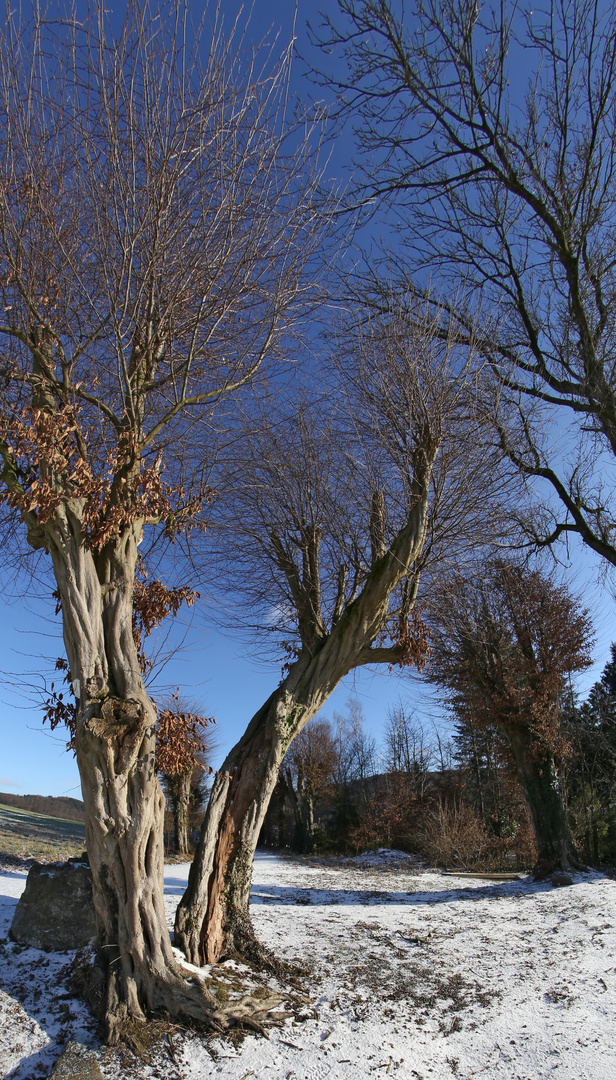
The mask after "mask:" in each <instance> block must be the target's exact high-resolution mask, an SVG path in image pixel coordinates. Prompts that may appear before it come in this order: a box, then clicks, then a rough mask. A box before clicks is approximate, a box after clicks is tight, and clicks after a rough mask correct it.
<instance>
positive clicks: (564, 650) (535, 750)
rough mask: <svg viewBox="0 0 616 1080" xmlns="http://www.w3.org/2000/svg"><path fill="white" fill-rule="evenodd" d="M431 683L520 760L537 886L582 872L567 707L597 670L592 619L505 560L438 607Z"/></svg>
mask: <svg viewBox="0 0 616 1080" xmlns="http://www.w3.org/2000/svg"><path fill="white" fill-rule="evenodd" d="M431 642H432V650H433V654H432V657H431V661H430V668H429V676H430V678H431V679H432V680H433V681H435V682H437V683H439V684H440V685H442V686H443V687H445V689H446V691H447V694H448V700H449V702H450V704H451V706H452V708H453V710H454V712H455V714H456V716H457V717H458V718H459V719H460V720H461V721H463V722H465V723H466V724H468V725H470V727H471V728H472V727H473V726H477V727H480V728H481V727H484V728H485V727H490V726H492V725H494V724H496V725H498V727H500V728H501V729H502V731H503V732H504V733H505V735H506V737H507V739H508V741H509V743H510V745H511V751H512V754H513V757H514V760H515V766H516V771H517V775H518V779H519V781H520V786H521V788H522V791H523V792H524V796H525V798H526V802H527V804H528V809H529V812H530V817H531V821H532V825H533V830H534V833H535V840H536V843H537V864H536V867H535V873H536V875H537V876H545V875H547V874H549V873H551V872H552V871H554V870H570V869H572V868H573V869H580V867H581V864H580V860H579V856H578V853H577V851H576V849H575V845H574V843H573V840H572V837H571V832H570V829H569V824H568V822H567V815H566V813H565V809H564V806H563V799H562V793H561V789H560V782H559V767H560V766H562V763H563V761H564V760H565V759H566V757H567V753H568V745H567V739H566V737H565V735H564V733H563V729H562V726H561V723H560V701H561V699H562V695H563V692H564V690H565V688H566V685H567V678H568V676H569V675H570V674H571V673H572V672H574V671H580V670H583V669H584V668H585V667H588V666H589V665H590V663H591V658H590V652H589V650H590V646H591V643H592V631H591V625H590V619H589V616H588V613H587V612H586V611H584V610H582V609H580V607H579V605H578V604H577V603H576V601H575V600H574V599H573V597H572V596H571V595H570V593H569V592H568V591H567V589H566V588H565V587H564V586H562V585H561V586H559V585H556V583H555V582H554V581H552V580H551V579H550V577H549V576H547V575H545V574H543V573H541V572H540V571H539V570H528V569H526V568H525V567H522V566H516V565H514V564H511V563H507V562H503V561H501V560H496V561H494V562H493V563H491V564H488V565H480V566H478V567H477V568H476V572H475V574H474V575H473V577H472V578H470V577H468V576H465V577H462V576H456V577H454V578H452V579H450V581H449V582H448V586H447V588H444V589H443V590H442V592H441V595H440V596H439V598H438V601H437V603H436V604H435V609H434V624H433V626H432V627H431Z"/></svg>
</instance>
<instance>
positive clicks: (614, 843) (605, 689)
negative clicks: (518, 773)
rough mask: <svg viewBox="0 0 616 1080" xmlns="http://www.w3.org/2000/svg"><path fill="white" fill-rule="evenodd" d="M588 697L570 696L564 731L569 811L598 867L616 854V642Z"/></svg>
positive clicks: (566, 702) (565, 707)
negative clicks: (567, 745) (568, 756)
mask: <svg viewBox="0 0 616 1080" xmlns="http://www.w3.org/2000/svg"><path fill="white" fill-rule="evenodd" d="M611 651H612V658H611V660H610V661H608V663H607V664H606V665H605V668H604V669H603V673H602V675H601V678H600V680H599V682H596V683H595V685H594V686H593V687H592V689H591V691H590V693H589V695H588V697H587V699H586V701H584V702H582V703H581V704H577V703H576V701H575V696H574V695H573V694H572V693H571V692H569V693H567V694H566V695H565V696H564V700H563V705H562V711H563V722H564V729H565V732H566V735H567V738H568V739H569V741H570V743H571V759H570V761H569V762H568V766H567V771H566V778H565V779H566V791H567V809H568V811H569V817H570V819H571V820H572V822H573V828H574V832H575V835H576V836H577V837H579V843H580V844H581V845H583V850H584V853H585V858H586V859H587V860H588V862H590V863H593V865H595V866H597V865H599V864H600V863H605V862H607V863H608V864H610V865H611V864H612V863H613V862H614V859H615V857H616V646H615V645H612V650H611Z"/></svg>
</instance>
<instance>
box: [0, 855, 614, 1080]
mask: <svg viewBox="0 0 616 1080" xmlns="http://www.w3.org/2000/svg"><path fill="white" fill-rule="evenodd" d="M187 871H188V867H186V866H177V865H174V866H169V867H167V875H166V879H165V892H166V901H167V904H168V912H169V920H170V923H171V922H172V918H173V913H174V910H175V904H176V903H177V900H178V899H179V897H180V896H181V894H182V892H183V889H184V887H185V883H186V878H187ZM24 883H25V871H24V872H22V871H20V870H15V869H14V868H12V869H10V870H6V871H5V872H4V873H3V874H1V875H0V939H3V944H2V945H0V1076H6V1077H10V1080H29V1078H30V1077H33V1078H34V1077H37V1076H43V1075H46V1072H47V1071H48V1070H49V1068H50V1066H51V1063H52V1061H53V1060H54V1058H55V1057H56V1056H57V1055H58V1053H59V1051H60V1049H61V1046H62V1044H63V1043H64V1041H65V1040H66V1039H67V1038H69V1037H70V1038H76V1039H78V1040H79V1041H82V1042H85V1043H87V1044H89V1045H96V1040H95V1034H94V1027H93V1025H92V1024H91V1022H90V1021H89V1019H88V1016H87V1013H86V1011H85V1008H84V1006H83V1005H81V1004H80V1003H79V1002H77V1001H76V1000H75V999H74V998H72V997H71V995H70V989H69V987H68V986H67V985H66V980H67V978H68V974H67V973H68V965H69V962H70V960H71V959H72V954H70V953H64V954H45V953H39V952H37V951H36V950H34V949H22V948H21V947H20V946H16V945H15V944H13V943H10V942H7V941H6V940H4V939H6V937H7V932H8V927H9V925H10V920H11V918H12V912H13V910H14V906H15V903H16V899H17V897H18V895H19V894H20V892H21V890H22V888H23V886H24ZM615 901H616V882H614V881H612V880H610V879H608V878H605V877H602V876H601V875H598V874H587V875H578V877H577V878H576V879H575V883H574V884H573V886H569V887H564V888H554V887H553V886H552V885H551V884H550V883H542V884H537V883H533V882H530V881H528V880H519V881H508V882H495V881H487V880H482V879H476V878H459V877H451V876H448V875H445V874H442V873H439V872H435V871H427V870H423V869H422V868H421V867H419V866H417V865H416V864H414V863H413V861H412V860H410V859H409V857H408V856H404V855H402V854H400V853H387V852H382V853H380V854H379V855H377V856H375V855H372V856H366V857H363V858H359V859H355V860H331V859H330V860H322V861H321V863H319V862H318V861H317V860H307V859H305V860H299V859H291V858H278V857H275V856H272V855H269V854H266V853H258V855H257V858H256V860H255V867H254V877H253V891H252V903H253V907H252V914H253V921H254V924H255V928H256V931H257V933H258V935H259V937H260V938H261V940H262V941H264V942H265V943H266V944H267V945H268V946H269V947H270V948H271V949H273V950H274V952H275V953H276V954H277V955H278V956H279V957H281V958H283V959H286V960H289V961H292V960H294V959H299V960H302V961H304V962H306V961H307V962H309V964H310V965H311V966H312V976H310V977H305V978H303V980H302V986H301V996H302V1001H301V1004H298V998H297V995H296V996H295V1007H294V1009H293V1010H292V1011H293V1013H294V1015H293V1016H290V1017H288V1018H287V1019H286V1020H285V1021H283V1022H281V1024H280V1026H278V1027H274V1028H272V1029H270V1031H269V1039H264V1038H261V1037H259V1036H256V1035H253V1034H248V1035H246V1037H245V1038H244V1039H243V1040H242V1041H240V1044H239V1045H237V1046H235V1045H233V1043H231V1042H229V1041H223V1040H220V1039H215V1040H205V1039H204V1038H203V1037H200V1036H192V1035H189V1036H186V1037H181V1036H180V1035H177V1034H176V1035H175V1036H174V1040H173V1043H172V1046H171V1051H169V1050H168V1049H166V1050H165V1049H163V1050H162V1051H161V1053H160V1054H159V1055H158V1056H157V1057H156V1058H155V1059H154V1060H153V1062H152V1063H151V1064H150V1065H148V1066H144V1065H141V1064H138V1063H136V1062H135V1061H133V1062H129V1061H128V1060H127V1059H124V1060H123V1061H121V1060H120V1059H119V1058H118V1055H117V1054H115V1053H109V1052H107V1051H105V1050H104V1049H102V1048H101V1049H100V1051H99V1061H100V1064H101V1068H102V1071H103V1074H104V1075H105V1077H108V1078H110V1080H111V1078H114V1080H115V1078H119V1077H123V1076H135V1077H164V1078H166V1080H167V1078H168V1080H172V1078H173V1080H177V1078H180V1077H181V1078H182V1080H184V1078H186V1080H197V1078H201V1077H215V1078H216V1080H248V1078H254V1080H283V1078H284V1080H326V1078H328V1080H336V1078H339V1080H351V1078H353V1080H356V1078H358V1077H372V1076H374V1077H375V1080H376V1078H378V1077H381V1076H382V1077H386V1076H387V1077H395V1078H396V1080H417V1078H419V1080H449V1078H451V1077H458V1078H461V1080H466V1078H470V1077H475V1076H479V1077H481V1078H482V1080H490V1078H491V1077H497V1078H503V1080H540V1078H543V1077H548V1076H549V1077H552V1076H554V1077H555V1078H556V1080H611V1078H612V1077H614V1078H616V1024H615V1020H616V911H615V910H614V907H615ZM205 972H206V973H207V974H208V975H210V976H214V977H216V978H224V977H225V976H226V977H228V978H230V979H233V978H237V976H238V972H239V973H241V969H240V968H239V966H238V965H237V964H233V962H228V963H226V964H223V965H218V966H217V967H216V968H213V969H205ZM281 1009H285V1006H284V1004H283V1005H282V1006H281ZM287 1011H289V1010H287ZM166 1046H167V1044H166V1043H165V1047H166ZM172 1057H174V1058H175V1061H174V1060H172Z"/></svg>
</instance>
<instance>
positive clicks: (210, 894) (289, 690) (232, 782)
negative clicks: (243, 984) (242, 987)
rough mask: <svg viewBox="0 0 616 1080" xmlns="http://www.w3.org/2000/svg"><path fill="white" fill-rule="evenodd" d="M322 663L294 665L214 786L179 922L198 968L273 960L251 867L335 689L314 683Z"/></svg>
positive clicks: (180, 937) (180, 939)
mask: <svg viewBox="0 0 616 1080" xmlns="http://www.w3.org/2000/svg"><path fill="white" fill-rule="evenodd" d="M315 666H316V665H315V663H314V661H313V662H312V663H311V662H309V661H308V662H307V661H306V659H304V661H303V662H302V661H298V663H297V664H295V665H294V668H293V670H292V672H291V673H290V674H289V675H288V676H287V678H286V679H285V681H284V682H283V683H282V685H281V686H280V687H279V688H278V690H276V691H275V692H274V693H273V694H272V696H271V697H270V698H269V699H268V701H266V703H265V704H264V705H263V707H262V708H261V709H260V710H259V712H257V713H256V714H255V716H254V717H253V718H252V720H251V722H250V724H249V725H248V728H247V729H246V732H245V734H244V735H243V736H242V738H241V739H240V740H239V742H238V743H237V744H236V745H235V746H234V747H233V749H232V750H231V752H230V753H229V754H228V755H227V758H226V759H225V762H224V764H223V766H222V769H221V770H220V773H219V774H218V776H217V777H216V779H215V781H214V785H213V787H212V791H211V794H210V799H209V803H208V808H207V812H206V815H205V820H204V822H203V826H202V828H201V834H200V838H199V844H198V846H197V851H196V853H195V858H194V860H193V863H192V866H191V868H190V874H189V878H188V888H187V889H186V892H185V893H184V896H183V897H182V900H181V902H180V905H179V907H178V910H177V914H176V921H175V940H176V944H178V945H179V946H180V947H181V948H182V949H183V950H184V952H185V953H186V956H187V959H188V960H189V961H190V962H191V963H193V964H197V965H199V964H204V963H216V962H217V961H218V960H219V959H220V958H221V957H222V956H223V955H227V954H233V953H239V954H241V955H242V956H244V957H246V958H247V959H252V960H254V961H255V962H257V963H263V962H265V963H267V962H268V957H267V954H266V951H265V950H264V949H263V948H262V946H260V945H259V943H258V941H257V940H256V937H255V934H254V931H253V929H252V925H251V922H250V918H249V914H248V901H249V896H250V886H251V882H252V863H253V858H254V853H255V848H256V846H257V841H258V839H259V833H260V832H261V827H262V825H263V821H264V818H265V814H266V812H267V808H268V806H269V803H270V799H271V796H272V792H273V790H274V788H275V786H276V783H277V781H278V773H279V770H280V765H281V762H282V759H283V757H284V755H285V752H286V749H287V747H288V745H289V743H290V742H291V740H292V739H293V738H294V737H295V735H296V734H297V733H298V731H300V730H301V728H302V727H303V726H304V725H305V724H307V723H308V721H309V720H310V719H311V717H313V716H314V715H315V713H316V712H318V710H319V709H320V708H321V705H322V704H323V702H324V701H325V699H326V698H327V696H328V693H329V692H331V691H330V690H329V689H327V688H328V686H329V682H326V683H325V686H323V684H322V682H321V680H319V679H318V678H315V676H314V671H313V670H311V669H314V667H315ZM311 676H312V677H311ZM341 677H342V676H341V675H340V676H338V678H337V679H336V682H337V681H339V679H340V678H341ZM332 689H333V687H332Z"/></svg>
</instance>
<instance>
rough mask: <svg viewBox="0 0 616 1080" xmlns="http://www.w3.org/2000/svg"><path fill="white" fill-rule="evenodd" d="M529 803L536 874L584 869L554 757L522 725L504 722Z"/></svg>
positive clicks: (537, 875) (519, 776)
mask: <svg viewBox="0 0 616 1080" xmlns="http://www.w3.org/2000/svg"><path fill="white" fill-rule="evenodd" d="M502 726H503V730H504V731H505V733H506V735H507V737H508V739H509V741H510V743H511V749H512V751H513V757H514V760H515V765H516V772H517V775H518V779H519V781H520V785H521V787H522V791H523V792H524V797H525V799H526V803H527V805H528V810H529V813H530V818H531V822H532V826H533V831H534V834H535V841H536V844H537V864H536V866H535V869H534V874H535V877H546V876H547V875H548V874H551V873H553V872H554V871H555V870H564V871H571V870H583V869H585V867H584V865H583V864H582V863H581V861H580V858H579V855H578V852H577V850H576V847H575V844H574V842H573V837H572V836H571V830H570V829H569V823H568V821H567V814H566V812H565V807H564V805H563V800H562V796H561V793H560V788H559V783H558V774H557V771H556V766H555V762H554V757H553V755H552V754H550V753H549V751H548V749H547V748H546V747H543V746H542V745H541V744H540V743H539V742H538V741H537V739H536V738H533V734H532V731H531V730H530V729H529V728H528V726H525V725H523V724H503V725H502Z"/></svg>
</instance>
